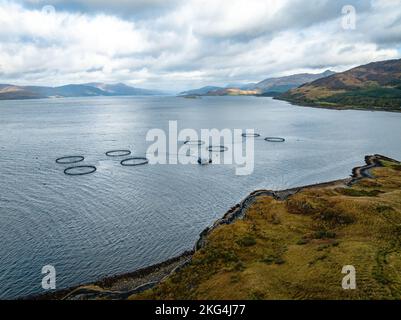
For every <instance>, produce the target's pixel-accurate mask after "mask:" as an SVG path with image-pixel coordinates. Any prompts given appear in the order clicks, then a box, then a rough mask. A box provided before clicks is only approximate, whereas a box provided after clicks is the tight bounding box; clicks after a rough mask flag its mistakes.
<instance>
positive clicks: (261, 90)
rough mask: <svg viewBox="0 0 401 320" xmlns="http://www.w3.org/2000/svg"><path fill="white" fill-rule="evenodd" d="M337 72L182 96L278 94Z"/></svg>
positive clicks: (278, 79) (199, 90)
mask: <svg viewBox="0 0 401 320" xmlns="http://www.w3.org/2000/svg"><path fill="white" fill-rule="evenodd" d="M332 74H335V73H334V72H333V71H329V70H327V71H325V72H323V73H318V74H310V73H301V74H295V75H291V76H286V77H279V78H269V79H265V80H263V81H261V82H259V83H250V84H245V85H236V86H233V85H229V86H226V87H212V86H208V87H203V88H200V89H195V90H190V91H185V92H182V93H180V95H182V96H188V95H198V96H239V95H262V96H276V95H279V94H281V93H284V92H286V91H288V90H290V89H293V88H296V87H299V86H300V85H302V84H305V83H308V82H311V81H314V80H317V79H320V78H324V77H327V76H330V75H332Z"/></svg>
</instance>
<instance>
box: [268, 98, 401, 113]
mask: <svg viewBox="0 0 401 320" xmlns="http://www.w3.org/2000/svg"><path fill="white" fill-rule="evenodd" d="M272 98H273V100H277V101H285V102H288V103H289V104H290V105H292V106H295V107H304V108H314V109H326V110H336V111H346V110H355V111H370V112H394V113H401V109H400V110H388V109H385V108H370V109H369V108H368V107H366V108H365V107H358V106H340V105H333V106H325V105H320V104H314V103H302V102H299V101H295V100H291V99H283V98H280V97H272Z"/></svg>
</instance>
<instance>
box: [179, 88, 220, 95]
mask: <svg viewBox="0 0 401 320" xmlns="http://www.w3.org/2000/svg"><path fill="white" fill-rule="evenodd" d="M223 89H224V88H222V87H214V86H207V87H202V88H199V89H194V90H189V91H184V92H181V93H180V95H181V96H203V95H207V94H208V93H209V92H212V91H216V90H223Z"/></svg>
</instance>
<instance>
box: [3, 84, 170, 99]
mask: <svg viewBox="0 0 401 320" xmlns="http://www.w3.org/2000/svg"><path fill="white" fill-rule="evenodd" d="M159 94H162V92H160V91H154V90H146V89H140V88H133V87H130V86H127V85H125V84H123V83H118V84H105V83H86V84H70V85H66V86H61V87H39V86H16V85H10V84H0V100H19V99H44V98H63V97H95V96H139V95H141V96H150V95H159Z"/></svg>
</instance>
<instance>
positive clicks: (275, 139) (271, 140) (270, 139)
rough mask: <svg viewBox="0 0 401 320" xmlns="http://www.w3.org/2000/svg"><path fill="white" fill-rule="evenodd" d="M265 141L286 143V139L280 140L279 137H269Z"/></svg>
mask: <svg viewBox="0 0 401 320" xmlns="http://www.w3.org/2000/svg"><path fill="white" fill-rule="evenodd" d="M265 141H267V142H285V139H284V138H279V137H267V138H265Z"/></svg>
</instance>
